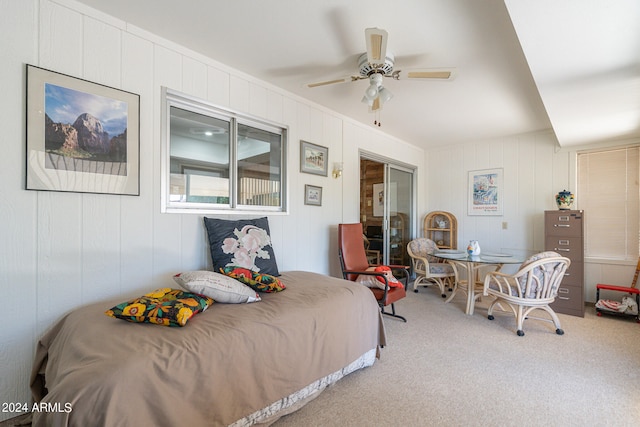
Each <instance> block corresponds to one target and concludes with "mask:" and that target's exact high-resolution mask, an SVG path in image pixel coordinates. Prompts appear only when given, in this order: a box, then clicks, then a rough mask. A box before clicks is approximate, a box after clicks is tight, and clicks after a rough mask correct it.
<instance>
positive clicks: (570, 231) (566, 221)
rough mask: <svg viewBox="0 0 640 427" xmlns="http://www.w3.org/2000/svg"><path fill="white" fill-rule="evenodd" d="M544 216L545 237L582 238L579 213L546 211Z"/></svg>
mask: <svg viewBox="0 0 640 427" xmlns="http://www.w3.org/2000/svg"><path fill="white" fill-rule="evenodd" d="M545 216H546V217H545V221H544V223H545V234H546V235H547V236H560V237H568V236H574V237H580V236H582V212H581V211H570V212H562V211H547V212H545Z"/></svg>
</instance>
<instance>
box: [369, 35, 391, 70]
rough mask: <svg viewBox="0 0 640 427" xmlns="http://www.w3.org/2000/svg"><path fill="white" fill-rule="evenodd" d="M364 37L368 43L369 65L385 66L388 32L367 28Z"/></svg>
mask: <svg viewBox="0 0 640 427" xmlns="http://www.w3.org/2000/svg"><path fill="white" fill-rule="evenodd" d="M364 35H365V38H366V41H367V59H368V60H369V64H371V65H374V64H384V61H385V58H386V56H387V37H388V34H387V32H386V31H385V30H381V29H380V28H367V29H366V30H364Z"/></svg>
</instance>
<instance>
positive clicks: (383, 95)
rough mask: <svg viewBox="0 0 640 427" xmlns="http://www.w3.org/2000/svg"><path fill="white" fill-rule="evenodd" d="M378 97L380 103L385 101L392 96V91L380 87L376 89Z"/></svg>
mask: <svg viewBox="0 0 640 427" xmlns="http://www.w3.org/2000/svg"><path fill="white" fill-rule="evenodd" d="M378 98H380V102H381V103H385V102H387V101H388V100H390V99H391V98H393V93H391V91H390V90H389V89H387V88H386V87H380V89H379V90H378Z"/></svg>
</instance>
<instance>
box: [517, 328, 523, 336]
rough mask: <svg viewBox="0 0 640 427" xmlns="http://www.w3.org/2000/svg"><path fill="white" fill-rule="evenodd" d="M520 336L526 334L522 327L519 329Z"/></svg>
mask: <svg viewBox="0 0 640 427" xmlns="http://www.w3.org/2000/svg"><path fill="white" fill-rule="evenodd" d="M518 336H519V337H522V336H524V331H523V330H522V329H520V330H519V331H518Z"/></svg>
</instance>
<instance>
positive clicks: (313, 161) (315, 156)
mask: <svg viewBox="0 0 640 427" xmlns="http://www.w3.org/2000/svg"><path fill="white" fill-rule="evenodd" d="M328 164H329V149H328V148H327V147H323V146H322V145H316V144H312V143H310V142H307V141H302V140H300V172H304V173H312V174H314V175H322V176H327V169H328Z"/></svg>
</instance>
